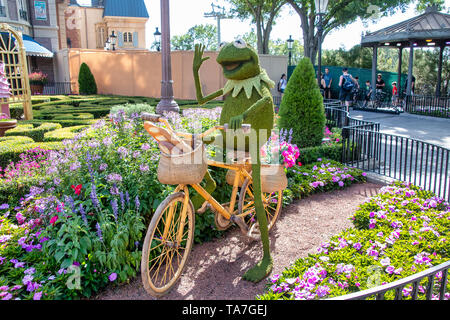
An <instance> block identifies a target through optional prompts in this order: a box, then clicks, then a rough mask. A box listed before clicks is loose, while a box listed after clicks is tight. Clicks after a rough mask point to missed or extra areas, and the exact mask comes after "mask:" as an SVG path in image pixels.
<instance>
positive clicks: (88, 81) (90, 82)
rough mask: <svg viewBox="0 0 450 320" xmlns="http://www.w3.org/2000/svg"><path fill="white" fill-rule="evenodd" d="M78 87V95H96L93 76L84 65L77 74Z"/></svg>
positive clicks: (84, 64)
mask: <svg viewBox="0 0 450 320" xmlns="http://www.w3.org/2000/svg"><path fill="white" fill-rule="evenodd" d="M78 85H79V87H80V90H79V91H80V94H82V95H91V94H97V84H96V83H95V78H94V75H93V74H92V72H91V69H89V66H88V65H87V64H86V63H84V62H83V63H82V64H81V66H80V73H79V74H78Z"/></svg>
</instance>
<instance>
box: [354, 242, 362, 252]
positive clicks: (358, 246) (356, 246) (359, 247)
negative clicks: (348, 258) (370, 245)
mask: <svg viewBox="0 0 450 320" xmlns="http://www.w3.org/2000/svg"><path fill="white" fill-rule="evenodd" d="M361 247H362V246H361V243H359V242H357V243H355V244H354V245H353V248H355V249H356V250H359V249H361Z"/></svg>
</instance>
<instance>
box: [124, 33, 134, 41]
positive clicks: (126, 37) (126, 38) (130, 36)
mask: <svg viewBox="0 0 450 320" xmlns="http://www.w3.org/2000/svg"><path fill="white" fill-rule="evenodd" d="M123 42H125V43H130V42H133V34H132V33H131V32H124V33H123Z"/></svg>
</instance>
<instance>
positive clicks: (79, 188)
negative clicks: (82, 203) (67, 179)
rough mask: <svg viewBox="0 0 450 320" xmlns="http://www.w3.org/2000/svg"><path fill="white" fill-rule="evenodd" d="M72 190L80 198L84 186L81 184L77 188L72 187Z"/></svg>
mask: <svg viewBox="0 0 450 320" xmlns="http://www.w3.org/2000/svg"><path fill="white" fill-rule="evenodd" d="M71 188H72V189H73V191H75V194H76V195H77V196H79V195H80V193H81V189H82V188H83V185H81V184H79V185H77V186H74V185H72V186H71Z"/></svg>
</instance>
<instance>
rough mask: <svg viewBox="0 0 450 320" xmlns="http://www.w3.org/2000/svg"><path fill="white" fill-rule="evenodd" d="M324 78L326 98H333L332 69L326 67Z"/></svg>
mask: <svg viewBox="0 0 450 320" xmlns="http://www.w3.org/2000/svg"><path fill="white" fill-rule="evenodd" d="M323 80H325V88H324V90H325V99H331V84H332V83H333V77H332V75H331V74H330V69H328V68H325V74H324V75H323Z"/></svg>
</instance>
